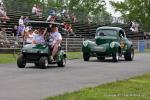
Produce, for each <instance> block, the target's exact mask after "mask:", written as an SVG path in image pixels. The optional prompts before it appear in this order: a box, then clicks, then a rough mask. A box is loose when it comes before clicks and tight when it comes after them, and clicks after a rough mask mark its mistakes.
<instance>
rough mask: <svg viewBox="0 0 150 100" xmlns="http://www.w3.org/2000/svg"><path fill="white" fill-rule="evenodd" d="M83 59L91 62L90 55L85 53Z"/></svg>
mask: <svg viewBox="0 0 150 100" xmlns="http://www.w3.org/2000/svg"><path fill="white" fill-rule="evenodd" d="M83 59H84V61H89V59H90V54H89V53H83Z"/></svg>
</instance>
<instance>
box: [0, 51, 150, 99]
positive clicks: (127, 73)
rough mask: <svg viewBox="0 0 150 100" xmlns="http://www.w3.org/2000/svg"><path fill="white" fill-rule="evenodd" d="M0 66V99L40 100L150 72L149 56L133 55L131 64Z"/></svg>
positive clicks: (72, 62) (78, 62) (108, 61)
mask: <svg viewBox="0 0 150 100" xmlns="http://www.w3.org/2000/svg"><path fill="white" fill-rule="evenodd" d="M28 66H29V68H25V69H19V68H17V66H16V64H0V100H40V99H42V98H44V97H46V96H52V95H57V94H63V93H64V92H71V91H75V90H79V89H81V88H84V87H89V86H96V85H99V84H103V83H106V82H111V81H115V80H121V79H126V78H129V77H132V76H136V75H141V74H143V73H147V72H150V54H148V53H144V54H136V57H135V60H134V61H133V62H130V61H129V62H128V61H120V62H118V63H113V62H111V61H110V60H107V61H105V62H98V61H97V60H95V59H92V60H91V61H90V62H83V61H82V60H69V61H68V63H67V67H65V68H58V67H54V66H51V67H50V68H48V69H38V68H34V67H32V66H31V65H28Z"/></svg>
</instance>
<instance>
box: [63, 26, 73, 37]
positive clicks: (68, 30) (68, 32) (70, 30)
mask: <svg viewBox="0 0 150 100" xmlns="http://www.w3.org/2000/svg"><path fill="white" fill-rule="evenodd" d="M64 28H65V30H66V32H67V33H66V34H67V35H68V36H75V33H74V32H73V29H72V25H71V24H67V23H64Z"/></svg>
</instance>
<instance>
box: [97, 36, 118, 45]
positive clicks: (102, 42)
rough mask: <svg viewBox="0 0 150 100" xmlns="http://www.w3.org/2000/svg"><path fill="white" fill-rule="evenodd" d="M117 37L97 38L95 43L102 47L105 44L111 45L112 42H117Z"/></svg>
mask: <svg viewBox="0 0 150 100" xmlns="http://www.w3.org/2000/svg"><path fill="white" fill-rule="evenodd" d="M116 40H117V37H114V36H96V37H95V42H96V44H97V45H102V44H105V43H111V42H112V41H116Z"/></svg>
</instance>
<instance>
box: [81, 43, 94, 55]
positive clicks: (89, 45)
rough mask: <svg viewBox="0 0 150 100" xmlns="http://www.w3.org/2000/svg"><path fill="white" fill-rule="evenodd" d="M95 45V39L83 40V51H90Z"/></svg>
mask: <svg viewBox="0 0 150 100" xmlns="http://www.w3.org/2000/svg"><path fill="white" fill-rule="evenodd" d="M94 46H96V43H95V42H93V41H89V40H86V41H83V44H82V51H83V53H90V52H91V49H92V48H93V47H94Z"/></svg>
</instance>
